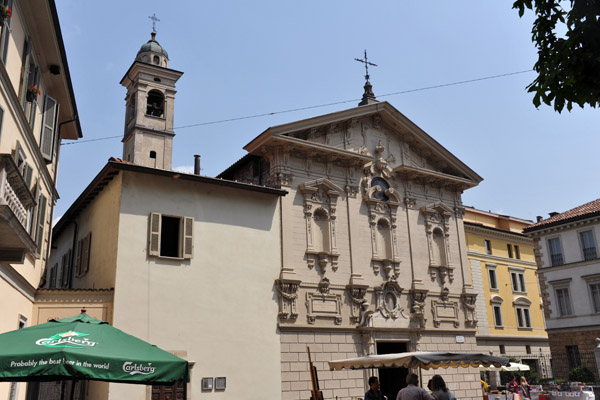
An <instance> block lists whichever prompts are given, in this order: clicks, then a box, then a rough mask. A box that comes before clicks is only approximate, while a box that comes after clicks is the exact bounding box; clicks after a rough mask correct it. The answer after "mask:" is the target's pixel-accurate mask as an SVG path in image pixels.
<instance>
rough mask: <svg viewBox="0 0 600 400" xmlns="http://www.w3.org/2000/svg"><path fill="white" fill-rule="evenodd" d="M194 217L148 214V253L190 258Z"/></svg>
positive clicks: (159, 255)
mask: <svg viewBox="0 0 600 400" xmlns="http://www.w3.org/2000/svg"><path fill="white" fill-rule="evenodd" d="M193 228H194V219H193V218H191V217H177V216H170V215H163V214H159V213H151V214H150V230H149V237H148V255H150V256H158V257H169V258H183V259H191V258H192V252H193Z"/></svg>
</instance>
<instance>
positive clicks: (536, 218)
mask: <svg viewBox="0 0 600 400" xmlns="http://www.w3.org/2000/svg"><path fill="white" fill-rule="evenodd" d="M543 219H544V217H542V216H541V215H538V216H537V217H535V220H536V222H542V220H543Z"/></svg>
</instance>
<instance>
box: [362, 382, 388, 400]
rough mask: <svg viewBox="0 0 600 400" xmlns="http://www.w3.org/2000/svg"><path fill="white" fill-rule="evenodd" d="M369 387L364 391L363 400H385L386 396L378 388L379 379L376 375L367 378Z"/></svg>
mask: <svg viewBox="0 0 600 400" xmlns="http://www.w3.org/2000/svg"><path fill="white" fill-rule="evenodd" d="M369 388H370V389H369V390H368V391H367V393H365V400H387V397H386V396H384V395H383V393H382V392H381V390H379V379H377V377H376V376H372V377H370V378H369Z"/></svg>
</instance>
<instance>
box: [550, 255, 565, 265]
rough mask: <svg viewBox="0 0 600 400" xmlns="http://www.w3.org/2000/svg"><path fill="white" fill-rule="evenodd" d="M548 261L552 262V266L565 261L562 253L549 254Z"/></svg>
mask: <svg viewBox="0 0 600 400" xmlns="http://www.w3.org/2000/svg"><path fill="white" fill-rule="evenodd" d="M550 261H551V262H552V266H553V267H556V266H559V265H563V264H564V263H565V262H564V260H563V256H562V253H559V254H552V255H550Z"/></svg>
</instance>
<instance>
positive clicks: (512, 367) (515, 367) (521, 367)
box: [479, 362, 529, 372]
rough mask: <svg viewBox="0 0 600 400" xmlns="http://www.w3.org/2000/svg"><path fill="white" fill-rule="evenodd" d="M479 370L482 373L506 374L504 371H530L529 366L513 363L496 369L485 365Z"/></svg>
mask: <svg viewBox="0 0 600 400" xmlns="http://www.w3.org/2000/svg"><path fill="white" fill-rule="evenodd" d="M479 370H480V371H502V372H504V371H529V365H527V364H521V363H516V362H511V363H510V364H509V365H503V366H501V367H496V366H493V365H490V366H489V367H486V366H484V365H480V366H479Z"/></svg>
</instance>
